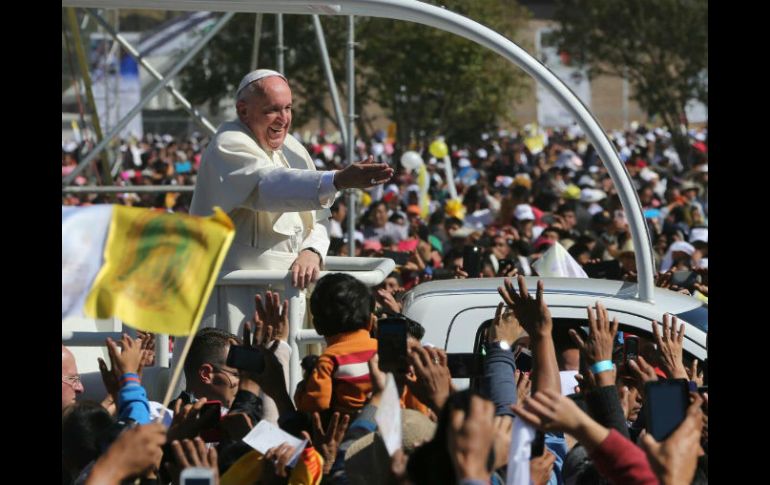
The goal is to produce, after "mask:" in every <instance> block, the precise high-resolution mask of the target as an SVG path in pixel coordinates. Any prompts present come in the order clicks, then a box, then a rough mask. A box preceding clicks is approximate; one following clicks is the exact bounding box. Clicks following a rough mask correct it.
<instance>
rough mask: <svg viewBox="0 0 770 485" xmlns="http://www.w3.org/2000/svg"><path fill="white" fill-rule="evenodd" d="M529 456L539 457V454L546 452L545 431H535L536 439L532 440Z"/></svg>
mask: <svg viewBox="0 0 770 485" xmlns="http://www.w3.org/2000/svg"><path fill="white" fill-rule="evenodd" d="M530 450H531V451H530V453H529V457H530V459H532V458H537V457H538V456H543V453H545V433H543V432H542V431H537V432H536V433H535V439H534V440H532V445H531V448H530Z"/></svg>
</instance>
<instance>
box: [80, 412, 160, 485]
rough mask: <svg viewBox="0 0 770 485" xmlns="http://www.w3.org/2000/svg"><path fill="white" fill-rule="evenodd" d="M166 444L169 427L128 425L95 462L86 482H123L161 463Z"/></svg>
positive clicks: (94, 483)
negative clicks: (132, 426)
mask: <svg viewBox="0 0 770 485" xmlns="http://www.w3.org/2000/svg"><path fill="white" fill-rule="evenodd" d="M165 443H166V428H165V427H164V426H163V425H162V424H159V423H152V424H146V425H143V426H136V427H134V428H129V429H126V430H125V431H123V432H122V433H120V435H119V436H118V437H117V438H116V439H115V441H114V442H113V443H112V444H111V445H110V447H109V448H107V451H106V452H105V453H104V454H103V455H102V456H101V457H99V459H98V460H97V461H96V463H94V467H93V469H92V471H91V473H90V474H89V477H88V479H87V480H86V482H85V483H86V485H97V484H100V483H121V481H122V480H124V479H126V478H129V477H136V476H141V475H144V474H145V473H146V472H148V471H151V470H153V469H154V468H155V467H157V466H158V463H159V462H160V459H161V457H162V456H163V450H162V448H161V446H163V445H164V444H165Z"/></svg>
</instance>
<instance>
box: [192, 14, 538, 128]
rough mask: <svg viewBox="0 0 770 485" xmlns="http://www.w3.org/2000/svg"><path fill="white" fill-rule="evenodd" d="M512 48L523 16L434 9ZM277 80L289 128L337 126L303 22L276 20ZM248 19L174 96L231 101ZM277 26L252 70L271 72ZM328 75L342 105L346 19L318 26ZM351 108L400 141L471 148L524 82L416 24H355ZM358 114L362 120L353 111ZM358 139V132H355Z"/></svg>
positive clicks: (483, 54)
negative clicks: (442, 138)
mask: <svg viewBox="0 0 770 485" xmlns="http://www.w3.org/2000/svg"><path fill="white" fill-rule="evenodd" d="M442 5H445V6H446V7H447V8H449V9H450V10H452V11H455V12H458V13H461V14H463V15H466V16H468V17H470V18H472V19H474V20H477V21H479V22H480V23H483V24H485V25H488V26H489V27H491V28H492V29H494V30H496V31H497V32H499V33H501V34H502V35H505V36H507V37H508V38H513V36H514V34H515V32H516V30H517V29H518V28H519V27H520V26H521V25H522V24H523V23H524V22H525V21H526V20H527V18H528V10H526V9H524V8H522V7H520V6H518V5H517V4H516V3H515V2H513V1H511V0H493V1H489V0H473V1H468V0H450V1H445V2H442ZM283 18H284V45H285V46H286V48H287V50H286V53H285V72H286V75H287V77H289V79H290V81H291V85H292V90H293V91H294V95H295V97H296V98H297V99H298V101H299V102H298V103H296V109H295V115H294V116H295V125H300V124H302V123H304V122H306V121H308V120H309V119H311V118H313V117H317V116H318V115H319V114H322V115H323V116H325V117H327V118H329V119H331V120H332V121H334V120H335V117H334V115H333V112H331V111H330V109H329V108H328V105H329V103H328V101H326V100H327V99H328V86H327V84H326V78H325V77H324V72H323V66H322V64H321V61H320V58H319V54H318V46H317V43H316V37H315V31H314V29H313V24H312V20H311V18H310V17H309V16H303V15H284V16H283ZM254 19H255V15H254V14H238V15H236V16H235V17H234V18H233V19H232V20H230V22H229V25H227V26H226V27H225V28H224V29H222V31H221V32H220V33H219V34H218V35H217V36H216V37H214V39H213V40H212V41H211V42H210V43H209V45H208V46H207V47H206V48H205V49H204V50H203V51H202V52H201V54H199V57H198V58H196V61H197V62H195V63H193V64H192V65H190V66H188V67H187V68H185V70H184V71H183V72H182V90H183V92H184V93H185V94H186V95H187V96H189V99H190V100H191V102H193V103H195V104H203V103H209V105H210V107H211V109H213V110H215V109H216V106H217V105H218V103H219V101H220V100H221V99H223V98H225V97H227V96H231V95H232V94H233V92H234V91H235V88H236V86H237V83H238V82H239V81H240V79H241V78H242V77H243V75H244V74H245V73H246V72H248V70H249V67H250V66H249V64H250V59H251V50H252V44H253V35H254ZM274 19H275V17H274V16H273V15H265V16H264V20H263V25H262V37H261V41H260V52H259V60H258V66H259V67H266V68H275V65H276V61H275V59H276V54H275V46H276V36H275V20H274ZM321 22H322V25H323V29H324V34H325V37H326V44H327V48H328V51H329V56H330V62H331V65H332V71H333V73H334V77H335V80H336V82H337V86H338V88H339V90H340V98H341V99H342V100H343V109H344V103H345V100H346V99H347V95H346V93H347V85H346V71H345V68H346V55H347V49H346V46H347V17H337V16H322V17H321ZM356 42H357V44H358V45H357V46H356V52H355V62H356V93H355V97H356V105H357V106H358V107H360V106H365V105H366V104H367V103H368V102H370V101H375V102H377V103H379V104H380V105H381V106H382V107H383V108H384V109H385V111H386V114H387V115H388V116H389V117H390V118H391V119H393V120H394V121H396V123H397V124H398V127H399V130H398V137H399V141H401V142H406V141H408V140H410V139H413V138H423V137H430V136H433V135H436V134H443V135H446V136H447V137H448V138H449V139H450V140H452V141H458V142H459V141H466V140H478V137H479V134H480V133H481V132H483V131H486V130H489V129H490V128H492V127H494V126H496V125H497V123H499V122H500V121H511V119H510V116H511V108H512V106H513V105H514V103H515V102H516V101H517V100H518V99H520V97H521V96H522V94H523V92H524V86H525V83H524V82H523V77H524V74H523V73H522V72H521V71H520V70H518V69H517V68H516V67H515V66H513V65H511V64H510V63H507V62H504V61H503V60H502V59H501V58H500V57H499V56H498V55H497V54H494V53H492V52H491V51H488V50H487V49H485V48H483V47H481V46H478V45H477V44H475V43H473V42H471V41H469V40H466V39H462V38H459V37H457V36H455V35H453V34H449V33H446V32H443V31H439V30H437V29H434V28H432V27H427V26H424V25H420V24H415V23H410V22H402V21H394V20H389V19H379V18H368V17H366V18H361V17H358V18H356ZM359 112H360V110H359ZM358 127H359V131H361V130H365V126H364V125H363V124H361V123H359V125H358Z"/></svg>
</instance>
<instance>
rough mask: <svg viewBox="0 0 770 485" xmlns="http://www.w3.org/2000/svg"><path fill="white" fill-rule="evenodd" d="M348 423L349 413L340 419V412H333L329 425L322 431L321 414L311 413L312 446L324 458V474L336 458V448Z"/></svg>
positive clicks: (327, 472)
mask: <svg viewBox="0 0 770 485" xmlns="http://www.w3.org/2000/svg"><path fill="white" fill-rule="evenodd" d="M349 424H350V415H349V414H345V415H343V416H342V419H340V413H334V414H333V415H332V418H331V420H329V426H328V427H327V428H326V431H324V429H323V427H322V426H321V415H320V414H319V413H317V412H315V413H313V440H312V443H313V447H314V448H315V449H316V450H318V451H319V452H320V453H321V456H322V457H323V459H324V475H328V474H329V472H330V471H331V469H332V465H333V464H334V460H335V459H336V458H337V450H338V449H339V446H340V443H342V440H343V438H344V437H345V432H346V431H347V430H348V425H349Z"/></svg>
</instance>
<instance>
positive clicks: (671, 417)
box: [644, 379, 690, 441]
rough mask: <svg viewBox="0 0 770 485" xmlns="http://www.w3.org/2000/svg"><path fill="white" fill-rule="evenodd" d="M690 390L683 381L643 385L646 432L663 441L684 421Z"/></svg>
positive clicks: (672, 380)
mask: <svg viewBox="0 0 770 485" xmlns="http://www.w3.org/2000/svg"><path fill="white" fill-rule="evenodd" d="M689 391H690V388H689V383H688V382H687V381H686V380H685V379H664V380H658V381H649V382H646V383H645V384H644V411H645V419H646V422H647V430H648V431H649V432H650V435H652V437H653V438H655V440H657V441H663V440H665V439H666V438H668V437H669V436H670V435H671V433H673V432H674V431H675V430H676V428H677V427H679V425H680V424H681V423H682V421H684V418H685V415H686V414H687V408H688V407H689V405H690V393H689Z"/></svg>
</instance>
